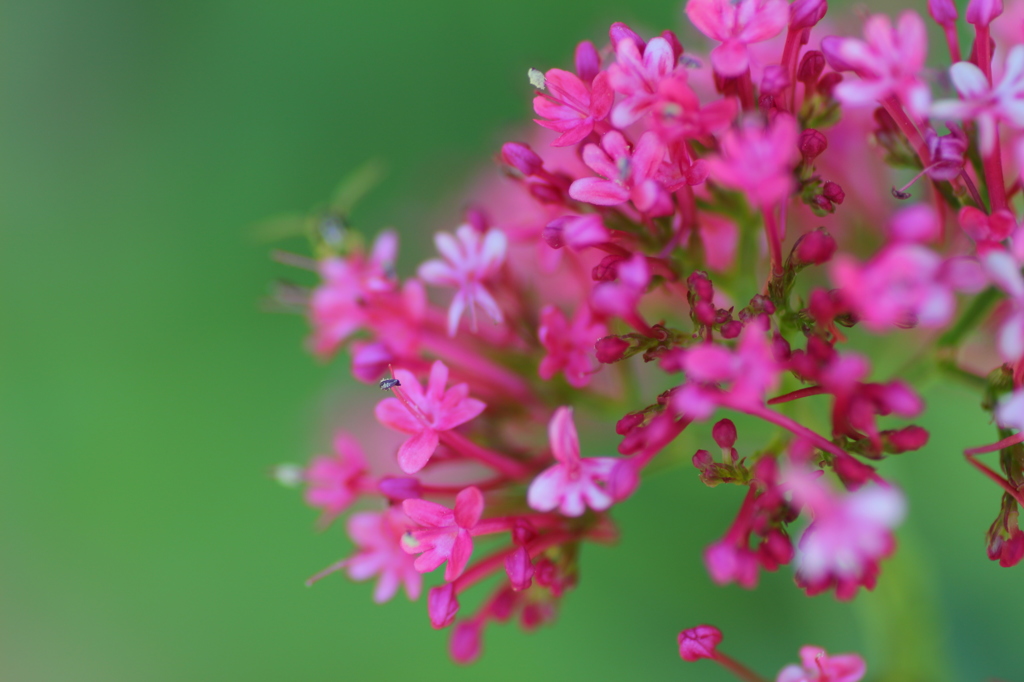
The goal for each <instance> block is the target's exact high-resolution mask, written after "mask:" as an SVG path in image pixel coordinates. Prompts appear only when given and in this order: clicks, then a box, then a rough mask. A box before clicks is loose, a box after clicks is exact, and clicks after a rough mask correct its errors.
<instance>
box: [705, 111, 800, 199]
mask: <svg viewBox="0 0 1024 682" xmlns="http://www.w3.org/2000/svg"><path fill="white" fill-rule="evenodd" d="M798 138H799V131H798V129H797V124H796V121H795V120H794V119H793V118H792V117H791V116H786V115H780V116H777V117H776V118H775V120H774V122H773V123H772V124H771V125H769V126H767V127H765V126H762V125H760V124H757V123H754V122H753V121H751V120H749V119H748V120H747V121H746V122H745V123H744V125H743V126H742V127H741V128H739V129H735V128H731V129H729V130H728V131H726V133H725V135H724V136H723V138H722V141H721V151H720V155H719V156H717V157H712V158H710V159H708V171H709V172H710V174H711V179H712V180H714V181H716V182H719V183H721V184H723V185H725V186H727V187H731V188H733V189H736V190H739V191H741V192H743V193H745V194H746V195H747V199H748V200H749V201H750V202H751V203H752V204H754V205H755V206H757V207H758V208H767V207H769V206H772V205H774V204H776V203H778V202H779V201H782V200H783V199H785V198H786V197H788V196H789V194H790V193H791V192H792V191H793V189H794V180H793V172H792V171H793V167H794V166H795V165H796V163H797V161H799V160H800V150H799V149H798V148H797V140H798Z"/></svg>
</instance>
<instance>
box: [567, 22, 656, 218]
mask: <svg viewBox="0 0 1024 682" xmlns="http://www.w3.org/2000/svg"><path fill="white" fill-rule="evenodd" d="M623 42H626V41H623ZM602 148H603V149H602ZM664 157H665V147H664V145H662V143H661V142H660V141H659V140H658V136H657V135H655V134H654V133H652V132H647V133H644V134H643V135H641V136H640V139H639V140H638V141H637V143H636V147H634V149H633V150H632V151H630V149H629V144H628V143H627V142H626V138H625V137H623V136H622V133H620V132H619V131H617V130H613V131H611V132H610V133H608V134H606V135H605V136H604V137H603V138H601V146H600V147H599V146H597V145H596V144H588V145H587V146H585V147H584V148H583V162H584V163H586V164H587V166H589V167H590V169H591V170H592V171H594V172H595V173H597V174H598V175H601V176H602V177H603V178H606V179H602V178H580V179H579V180H576V181H575V182H573V183H572V186H570V187H569V196H571V197H572V198H573V199H575V200H576V201H584V202H586V203H588V204H596V205H598V206H617V205H619V204H623V203H625V202H627V201H630V200H632V202H633V205H634V206H636V207H637V208H638V209H639V210H640V211H643V212H644V213H651V214H652V215H664V214H665V212H666V210H667V212H669V213H671V211H672V207H671V204H668V203H667V201H668V198H667V196H666V195H665V190H664V189H663V188H662V187H661V185H659V184H658V182H657V181H656V180H655V179H654V176H655V175H656V173H657V171H658V167H659V166H660V165H661V162H662V159H664Z"/></svg>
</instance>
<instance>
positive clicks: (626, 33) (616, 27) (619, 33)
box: [608, 21, 647, 54]
mask: <svg viewBox="0 0 1024 682" xmlns="http://www.w3.org/2000/svg"><path fill="white" fill-rule="evenodd" d="M608 37H609V38H610V39H611V42H612V47H613V48H614V47H615V46H616V45H618V44H619V41H620V40H632V41H633V43H634V44H635V45H636V49H637V50H639V51H640V53H641V54H643V51H644V48H645V47H647V43H646V42H644V39H643V38H641V37H640V36H639V35H637V33H636V31H634V30H633V29H631V28H630V27H629V26H626V25H625V24H624V23H622V22H621V21H616V22H615V23H614V24H612V25H611V28H609V29H608Z"/></svg>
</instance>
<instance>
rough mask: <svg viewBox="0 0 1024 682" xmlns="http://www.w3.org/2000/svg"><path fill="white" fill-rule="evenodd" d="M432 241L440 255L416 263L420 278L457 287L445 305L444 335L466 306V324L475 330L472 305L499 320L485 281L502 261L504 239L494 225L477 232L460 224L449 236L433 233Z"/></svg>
mask: <svg viewBox="0 0 1024 682" xmlns="http://www.w3.org/2000/svg"><path fill="white" fill-rule="evenodd" d="M434 244H435V245H436V246H437V250H438V251H439V252H440V253H441V255H442V256H444V260H441V259H439V258H435V259H433V260H429V261H427V262H426V263H423V264H422V265H420V267H419V276H420V278H421V279H423V281H425V282H429V283H430V284H434V285H436V286H443V287H454V288H455V289H457V291H456V292H455V297H454V298H453V299H452V303H451V307H450V308H449V309H448V335H449V336H455V332H456V330H458V328H459V320H460V319H461V318H462V314H463V312H465V311H466V309H467V308H468V309H469V319H470V327H471V328H472V330H473V331H476V328H477V325H476V306H478V305H479V306H480V307H481V308H483V311H484V312H485V313H486V314H487V316H488V317H490V318H491V319H492V320H494V322H496V323H499V324H500V323H501V322H502V321H503V320H504V316H503V315H502V313H501V308H499V307H498V302H497V301H495V300H494V297H493V296H492V295H491V292H490V291H488V289H487V287H486V286H485V283H486V282H487V281H488V280H489V279H492V278H493V277H494V276H495V275H496V274H497V273H498V271H499V270H500V269H501V266H502V264H503V263H504V262H505V252H506V250H507V249H508V239H507V238H506V237H505V233H504V232H502V231H501V230H498V229H490V230H487V232H486V233H484V234H482V235H481V234H480V232H479V231H477V230H475V229H474V228H473V227H472V226H470V225H462V226H460V227H459V228H458V229H457V230H456V231H455V235H454V236H452V235H450V234H448V233H447V232H438V233H437V234H435V235H434Z"/></svg>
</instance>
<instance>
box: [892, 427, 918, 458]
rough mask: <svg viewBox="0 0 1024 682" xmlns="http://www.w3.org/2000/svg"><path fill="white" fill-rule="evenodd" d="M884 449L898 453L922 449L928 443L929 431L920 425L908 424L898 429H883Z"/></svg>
mask: <svg viewBox="0 0 1024 682" xmlns="http://www.w3.org/2000/svg"><path fill="white" fill-rule="evenodd" d="M881 436H882V442H883V443H885V447H883V450H885V451H886V452H889V453H892V454H894V455H898V454H900V453H903V452H912V451H914V450H920V449H921V448H923V447H924V446H925V445H927V444H928V431H927V430H925V429H923V428H921V427H920V426H907V427H904V428H902V429H899V430H896V431H883V432H882V433H881Z"/></svg>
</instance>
